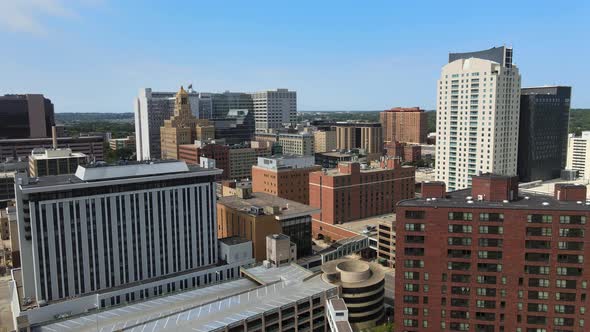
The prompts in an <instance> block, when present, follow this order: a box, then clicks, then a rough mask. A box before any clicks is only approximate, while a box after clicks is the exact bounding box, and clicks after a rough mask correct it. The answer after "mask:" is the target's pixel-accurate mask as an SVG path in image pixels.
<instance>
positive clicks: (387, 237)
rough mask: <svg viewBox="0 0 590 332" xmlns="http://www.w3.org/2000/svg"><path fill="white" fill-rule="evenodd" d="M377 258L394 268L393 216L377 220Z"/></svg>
mask: <svg viewBox="0 0 590 332" xmlns="http://www.w3.org/2000/svg"><path fill="white" fill-rule="evenodd" d="M377 258H378V259H379V260H380V261H383V262H385V263H387V266H389V267H391V268H395V214H392V215H391V217H390V218H386V219H382V220H379V224H378V225H377Z"/></svg>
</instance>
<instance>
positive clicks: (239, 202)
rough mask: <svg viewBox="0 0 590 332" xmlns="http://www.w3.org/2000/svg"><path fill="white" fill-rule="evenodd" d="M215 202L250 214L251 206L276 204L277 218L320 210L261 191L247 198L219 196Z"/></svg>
mask: <svg viewBox="0 0 590 332" xmlns="http://www.w3.org/2000/svg"><path fill="white" fill-rule="evenodd" d="M217 202H218V203H219V204H223V205H225V206H227V207H229V208H231V209H234V210H239V211H241V212H243V213H248V214H250V211H251V208H253V207H255V208H264V207H266V206H278V207H279V210H280V212H279V213H278V214H276V215H275V217H276V219H277V220H282V219H289V218H295V217H299V216H305V215H312V214H314V213H319V212H320V210H319V209H316V208H312V207H310V206H309V205H305V204H301V203H298V202H294V201H291V200H288V199H284V198H281V197H278V196H274V195H270V194H267V193H262V192H254V193H252V197H251V198H247V199H243V198H239V197H238V196H235V195H234V196H226V197H221V198H220V199H218V200H217Z"/></svg>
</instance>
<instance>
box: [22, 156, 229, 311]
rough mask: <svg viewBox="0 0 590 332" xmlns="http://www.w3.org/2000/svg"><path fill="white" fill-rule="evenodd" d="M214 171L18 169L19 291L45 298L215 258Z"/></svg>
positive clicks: (179, 167)
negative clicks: (36, 172) (38, 172)
mask: <svg viewBox="0 0 590 332" xmlns="http://www.w3.org/2000/svg"><path fill="white" fill-rule="evenodd" d="M220 173H221V170H217V169H202V168H200V167H196V166H195V167H191V168H189V167H188V166H187V165H186V164H185V163H184V162H162V163H155V164H137V165H126V166H104V167H92V166H80V167H78V170H77V171H76V174H75V175H59V176H53V177H40V178H38V179H28V178H26V177H19V178H18V179H17V186H16V196H17V197H16V200H17V216H18V227H19V232H18V235H19V243H20V249H21V263H22V278H23V280H22V286H23V297H25V298H30V299H34V300H35V301H37V302H45V303H51V302H52V301H58V300H63V299H67V298H71V297H76V296H81V295H84V294H88V293H92V292H99V291H100V292H104V291H108V290H109V289H112V288H117V287H121V286H127V285H132V284H133V283H136V282H146V281H150V280H154V279H160V280H161V282H162V283H164V282H165V278H166V277H168V276H172V275H178V274H181V273H187V272H190V271H193V270H195V269H199V268H202V267H205V266H211V265H215V264H216V263H217V253H216V250H217V227H216V224H215V223H216V222H215V221H216V216H215V211H216V209H215V205H216V199H215V188H214V183H213V181H214V177H215V175H217V174H220Z"/></svg>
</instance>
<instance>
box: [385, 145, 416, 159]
mask: <svg viewBox="0 0 590 332" xmlns="http://www.w3.org/2000/svg"><path fill="white" fill-rule="evenodd" d="M385 151H386V154H387V156H389V157H394V158H401V160H402V161H403V162H407V163H412V162H416V161H418V160H420V159H421V158H422V148H421V147H420V145H417V144H406V143H400V142H390V143H386V144H385Z"/></svg>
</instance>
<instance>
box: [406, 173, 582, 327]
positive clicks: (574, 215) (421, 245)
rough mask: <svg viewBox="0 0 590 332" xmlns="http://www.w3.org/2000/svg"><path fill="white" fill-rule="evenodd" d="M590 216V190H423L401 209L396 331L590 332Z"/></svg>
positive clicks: (476, 184) (498, 185) (483, 182)
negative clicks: (588, 195) (589, 235)
mask: <svg viewBox="0 0 590 332" xmlns="http://www.w3.org/2000/svg"><path fill="white" fill-rule="evenodd" d="M589 217H590V201H586V186H580V185H569V184H557V185H556V186H555V192H554V195H553V196H549V195H538V194H529V193H526V194H521V195H519V192H518V177H517V176H512V177H508V176H499V175H492V174H484V175H481V176H474V177H473V186H472V189H465V190H459V191H452V192H448V193H445V185H444V183H442V182H430V183H424V184H423V188H422V198H416V199H411V200H405V201H402V202H400V203H399V204H398V206H397V221H396V227H395V228H396V261H397V263H396V280H395V312H396V315H395V323H396V331H408V332H409V331H416V332H417V331H420V332H429V331H433V332H434V331H437V332H438V331H482V332H499V331H517V332H538V331H555V332H557V331H560V332H565V331H570V332H573V331H588V327H587V323H585V320H586V319H587V315H585V311H586V306H587V305H588V300H587V298H586V297H587V296H588V280H590V267H589V264H588V257H589V255H590V251H589V250H590V247H589V246H588V241H587V236H586V235H585V234H586V232H587V231H588V224H587V220H588V218H589Z"/></svg>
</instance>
